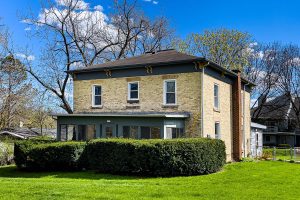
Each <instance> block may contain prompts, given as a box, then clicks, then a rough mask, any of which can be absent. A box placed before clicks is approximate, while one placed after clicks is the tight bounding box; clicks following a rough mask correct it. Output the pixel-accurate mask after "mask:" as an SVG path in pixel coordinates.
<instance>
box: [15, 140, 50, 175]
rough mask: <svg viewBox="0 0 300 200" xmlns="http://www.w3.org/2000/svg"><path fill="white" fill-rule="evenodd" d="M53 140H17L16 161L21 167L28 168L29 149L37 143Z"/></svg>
mask: <svg viewBox="0 0 300 200" xmlns="http://www.w3.org/2000/svg"><path fill="white" fill-rule="evenodd" d="M52 142H53V140H43V139H30V140H19V141H15V145H14V161H15V163H16V165H17V167H18V168H19V169H22V168H26V166H27V161H28V153H29V151H30V150H31V149H32V148H33V147H34V146H35V145H37V144H45V143H52Z"/></svg>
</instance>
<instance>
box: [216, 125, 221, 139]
mask: <svg viewBox="0 0 300 200" xmlns="http://www.w3.org/2000/svg"><path fill="white" fill-rule="evenodd" d="M215 138H216V139H221V130H220V122H215Z"/></svg>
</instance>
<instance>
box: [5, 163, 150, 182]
mask: <svg viewBox="0 0 300 200" xmlns="http://www.w3.org/2000/svg"><path fill="white" fill-rule="evenodd" d="M45 177H51V178H69V179H90V180H101V179H102V180H103V179H104V180H136V179H144V178H142V177H137V176H120V175H111V174H101V173H97V172H95V171H80V172H27V171H21V170H18V169H17V167H16V166H14V165H9V166H3V167H0V178H45Z"/></svg>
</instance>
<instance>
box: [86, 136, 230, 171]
mask: <svg viewBox="0 0 300 200" xmlns="http://www.w3.org/2000/svg"><path fill="white" fill-rule="evenodd" d="M87 154H88V159H89V162H90V165H91V168H92V169H96V170H98V171H100V172H106V173H116V174H140V175H149V176H178V175H196V174H209V173H213V172H216V171H218V170H220V169H221V167H222V166H223V165H224V163H225V159H226V158H225V156H226V155H225V144H224V142H222V141H221V140H214V139H206V138H205V139H204V138H201V139H200V138H199V139H176V140H124V139H108V140H107V139H99V140H94V141H92V142H90V143H89V144H88V146H87Z"/></svg>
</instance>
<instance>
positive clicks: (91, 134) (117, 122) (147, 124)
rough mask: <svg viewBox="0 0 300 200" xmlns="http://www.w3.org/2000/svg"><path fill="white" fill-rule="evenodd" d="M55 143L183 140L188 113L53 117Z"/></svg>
mask: <svg viewBox="0 0 300 200" xmlns="http://www.w3.org/2000/svg"><path fill="white" fill-rule="evenodd" d="M53 116H56V119H57V140H59V141H68V140H83V141H84V140H91V139H94V138H109V137H120V138H134V139H159V138H164V139H171V138H179V137H184V132H185V121H186V119H187V118H189V114H188V113H80V114H56V115H53Z"/></svg>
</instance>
